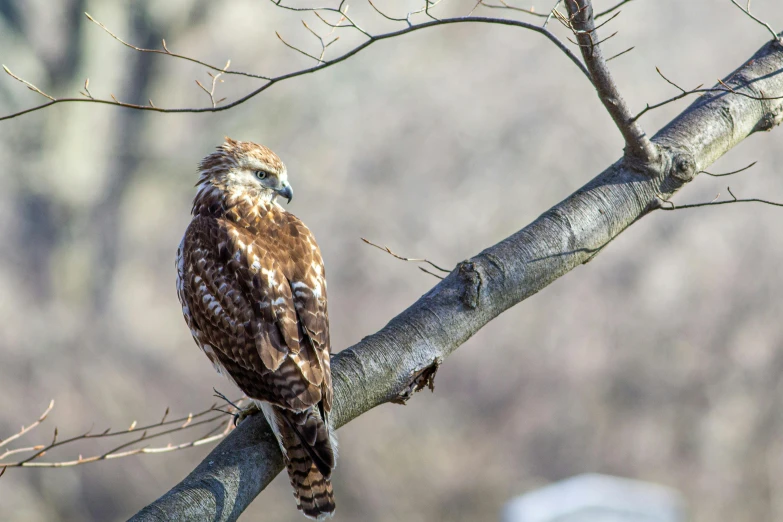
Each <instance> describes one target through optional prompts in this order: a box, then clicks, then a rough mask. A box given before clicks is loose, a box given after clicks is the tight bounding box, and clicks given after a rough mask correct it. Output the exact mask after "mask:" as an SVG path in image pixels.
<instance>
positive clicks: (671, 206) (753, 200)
mask: <svg viewBox="0 0 783 522" xmlns="http://www.w3.org/2000/svg"><path fill="white" fill-rule="evenodd" d="M746 168H747V167H746ZM726 190H728V192H729V194H730V195H731V199H727V200H724V201H715V200H716V199H718V197H719V196H720V194H718V195H717V196H715V199H713V200H712V201H710V202H707V203H692V204H689V205H675V204H674V203H673V202H671V201H668V200H665V199H662V198H661V200H660V204H661V207H660V208H661V210H683V209H686V208H701V207H714V206H717V205H731V204H733V203H762V204H764V205H772V206H773V207H783V203H778V202H776V201H769V200H766V199H759V198H744V199H738V198H737V196H735V195H734V193H733V192H732V191H731V187H726ZM667 204H668V205H669V206H666V205H667Z"/></svg>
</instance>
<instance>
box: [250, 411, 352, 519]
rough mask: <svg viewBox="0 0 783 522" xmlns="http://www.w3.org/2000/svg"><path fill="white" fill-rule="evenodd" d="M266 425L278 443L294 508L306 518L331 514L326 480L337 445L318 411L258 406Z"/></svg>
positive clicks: (330, 490) (329, 494) (317, 517)
mask: <svg viewBox="0 0 783 522" xmlns="http://www.w3.org/2000/svg"><path fill="white" fill-rule="evenodd" d="M261 411H263V412H264V416H265V417H266V420H267V422H269V425H270V426H271V427H272V431H273V432H274V434H275V437H277V441H278V442H279V443H280V449H281V450H282V451H283V456H284V457H285V463H286V469H287V470H288V478H289V479H290V480H291V486H292V487H293V488H294V498H296V505H297V507H298V508H299V509H300V510H301V511H302V513H304V515H305V516H306V517H308V518H314V519H316V520H322V519H324V518H326V517H330V516H332V515H333V514H334V508H335V505H334V493H333V492H332V483H331V481H330V477H331V474H332V470H333V469H334V466H335V462H336V458H337V453H336V449H337V441H336V439H335V438H334V434H333V433H332V432H331V428H330V427H329V425H328V424H327V422H325V421H324V420H323V418H322V417H321V413H320V411H319V409H318V408H317V407H316V408H310V409H308V410H305V411H302V412H296V411H292V410H288V409H284V408H280V407H277V406H272V405H271V404H269V403H261Z"/></svg>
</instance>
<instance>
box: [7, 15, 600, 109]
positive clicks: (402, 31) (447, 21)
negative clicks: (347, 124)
mask: <svg viewBox="0 0 783 522" xmlns="http://www.w3.org/2000/svg"><path fill="white" fill-rule="evenodd" d="M281 7H283V6H281ZM286 8H287V9H294V8H289V7H286ZM294 10H306V11H310V9H294ZM324 10H326V9H324ZM329 10H331V11H335V10H334V9H329ZM460 23H486V24H496V25H507V26H511V27H518V28H523V29H529V30H531V31H534V32H536V33H538V34H541V35H543V36H545V37H546V38H547V39H548V40H550V41H551V42H552V43H554V44H555V45H556V46H557V48H558V49H560V51H562V52H563V53H564V54H565V55H566V56H567V57H568V58H569V59H570V60H571V61H572V62H573V63H574V64H575V65H576V66H577V67H579V70H580V71H582V73H583V74H584V75H585V76H586V77H587V78H588V79H590V73H589V71H588V70H587V68H585V66H584V64H582V62H581V61H580V60H579V58H578V57H577V56H576V55H575V54H574V53H572V52H571V50H570V49H568V48H567V47H566V46H565V44H563V42H561V41H560V39H559V38H557V36H555V35H554V34H553V33H551V32H550V31H548V30H546V29H544V28H542V27H538V26H536V25H533V24H529V23H526V22H521V21H519V20H508V19H504V18H485V17H462V18H444V19H438V20H433V21H429V22H422V23H420V24H416V25H412V26H410V27H407V28H404V29H400V30H398V31H393V32H389V33H384V34H380V35H375V36H371V37H370V38H368V39H367V40H366V41H364V42H363V43H361V44H359V45H357V46H356V47H354V48H353V49H351V50H349V51H347V52H345V53H344V54H342V55H340V56H338V57H337V58H333V59H331V60H326V61H323V62H321V63H319V64H318V65H316V66H314V67H310V68H308V69H301V70H298V71H294V72H290V73H286V74H282V75H280V76H276V77H274V78H268V79H267V78H264V79H266V80H267V81H266V83H264V84H263V85H262V86H261V87H259V88H257V89H255V90H253V91H251V92H250V93H248V94H246V95H245V96H242V97H241V98H238V99H236V100H234V101H232V102H230V103H227V104H225V105H220V106H218V107H199V108H194V107H188V108H180V109H171V108H164V107H157V106H154V105H136V104H132V103H124V102H120V101H118V100H116V99H115V98H112V100H106V99H100V98H95V99H88V98H57V99H53V100H52V101H49V102H48V103H44V104H41V105H38V106H35V107H31V108H28V109H24V110H21V111H18V112H15V113H13V114H8V115H6V116H2V117H0V121H3V120H8V119H11V118H17V117H19V116H22V115H25V114H28V113H31V112H35V111H39V110H41V109H45V108H47V107H50V106H52V105H55V104H57V103H75V102H82V103H99V104H105V105H116V106H119V107H126V108H129V109H135V110H141V111H152V112H160V113H171V114H173V113H203V112H221V111H225V110H229V109H232V108H234V107H236V106H238V105H241V104H243V103H245V102H246V101H248V100H250V99H251V98H254V97H256V96H258V95H259V94H260V93H262V92H264V91H265V90H267V89H268V88H269V87H271V86H272V85H274V84H276V83H279V82H282V81H285V80H288V79H291V78H296V77H298V76H304V75H306V74H311V73H314V72H316V71H320V70H321V69H325V68H326V67H331V66H333V65H335V64H338V63H340V62H343V61H345V60H347V59H348V58H350V57H352V56H354V55H355V54H358V53H359V52H361V51H363V50H364V49H366V48H367V47H369V46H370V45H372V44H374V43H375V42H380V41H382V40H387V39H390V38H395V37H397V36H402V35H405V34H408V33H412V32H414V31H418V30H420V29H428V28H430V27H435V26H441V25H450V24H460ZM342 27H348V26H342ZM223 72H224V73H225V74H229V73H230V71H223ZM259 78H263V77H261V76H259ZM22 81H23V82H24V80H22ZM24 83H26V82H24Z"/></svg>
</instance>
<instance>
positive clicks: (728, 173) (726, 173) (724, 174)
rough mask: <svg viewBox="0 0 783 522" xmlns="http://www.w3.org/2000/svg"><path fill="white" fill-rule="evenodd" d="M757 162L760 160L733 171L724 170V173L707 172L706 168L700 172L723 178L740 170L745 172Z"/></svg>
mask: <svg viewBox="0 0 783 522" xmlns="http://www.w3.org/2000/svg"><path fill="white" fill-rule="evenodd" d="M756 163H758V161H754V162H753V163H751V164H750V165H748V166H747V167H742V168H741V169H738V170H733V171H731V172H724V173H723V174H713V173H712V172H707V171H706V170H700V171H699V174H706V175H708V176H713V177H715V178H721V177H723V176H733V175H734V174H739V173H740V172H744V171H746V170H748V169H749V168H751V167H752V166H754V165H755V164H756Z"/></svg>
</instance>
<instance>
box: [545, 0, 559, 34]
mask: <svg viewBox="0 0 783 522" xmlns="http://www.w3.org/2000/svg"><path fill="white" fill-rule="evenodd" d="M562 1H563V0H555V5H554V6H553V7H552V9H550V10H549V14H548V15H546V20H544V25H542V26H541V27H543V28H544V29H546V26H547V24H548V23H549V21H550V20H551V19H552V17H553V16H554V17H555V18H559V17H558V15H559V14H560V12H559V11H558V10H557V8H558V7H559V6H560V2H562Z"/></svg>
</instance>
